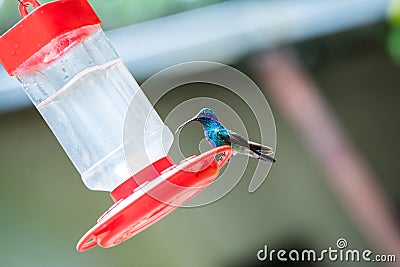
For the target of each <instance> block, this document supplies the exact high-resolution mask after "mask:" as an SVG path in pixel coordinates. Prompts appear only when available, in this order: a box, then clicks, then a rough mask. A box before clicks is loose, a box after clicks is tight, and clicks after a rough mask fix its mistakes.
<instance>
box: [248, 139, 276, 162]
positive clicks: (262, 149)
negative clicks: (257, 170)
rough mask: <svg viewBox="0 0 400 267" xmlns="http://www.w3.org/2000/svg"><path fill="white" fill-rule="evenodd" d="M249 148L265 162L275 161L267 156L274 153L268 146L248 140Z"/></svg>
mask: <svg viewBox="0 0 400 267" xmlns="http://www.w3.org/2000/svg"><path fill="white" fill-rule="evenodd" d="M249 148H250V150H251V151H253V152H254V153H256V154H257V155H258V156H259V159H261V160H263V161H266V162H272V163H274V162H276V159H274V158H273V157H271V156H269V155H271V154H273V153H274V150H273V149H272V148H271V147H269V146H263V145H260V144H257V143H254V142H251V141H249Z"/></svg>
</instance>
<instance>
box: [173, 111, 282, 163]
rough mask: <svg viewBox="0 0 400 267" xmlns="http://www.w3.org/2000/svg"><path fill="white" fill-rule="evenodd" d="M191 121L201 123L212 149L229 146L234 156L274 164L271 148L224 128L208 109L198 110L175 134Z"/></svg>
mask: <svg viewBox="0 0 400 267" xmlns="http://www.w3.org/2000/svg"><path fill="white" fill-rule="evenodd" d="M192 121H198V122H200V123H201V125H202V126H203V130H204V135H205V137H206V139H207V141H208V142H209V143H210V145H211V146H212V147H218V146H223V145H229V146H231V147H232V152H233V154H234V155H235V154H242V155H247V156H249V157H253V158H257V159H260V160H263V161H266V162H276V160H275V159H274V158H273V157H271V156H270V155H271V154H273V153H274V151H273V149H272V148H271V147H268V146H263V145H260V144H257V143H255V142H252V141H248V140H246V139H245V138H244V137H242V136H240V135H239V134H237V133H235V132H233V131H231V130H229V129H227V128H225V127H224V126H223V125H222V124H221V123H220V122H219V121H218V119H217V116H216V115H215V113H214V112H213V111H212V110H211V109H209V108H203V109H202V110H200V112H199V113H198V114H197V115H196V116H194V117H193V118H192V119H190V120H188V121H187V122H185V123H183V124H182V125H180V126H179V127H178V129H177V130H176V132H178V131H179V130H180V129H182V128H183V127H185V126H186V125H187V124H188V123H190V122H192Z"/></svg>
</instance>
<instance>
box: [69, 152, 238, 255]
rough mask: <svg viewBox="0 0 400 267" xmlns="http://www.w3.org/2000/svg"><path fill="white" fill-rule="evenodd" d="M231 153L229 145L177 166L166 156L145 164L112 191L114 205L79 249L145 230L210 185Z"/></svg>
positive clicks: (112, 243)
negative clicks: (217, 156)
mask: <svg viewBox="0 0 400 267" xmlns="http://www.w3.org/2000/svg"><path fill="white" fill-rule="evenodd" d="M221 153H223V156H222V158H221V159H220V160H219V161H216V160H215V156H216V155H217V154H221ZM231 155H232V148H231V147H230V146H221V147H217V148H215V149H212V150H210V151H208V152H206V153H203V154H201V155H200V156H193V157H190V158H188V159H185V160H184V161H182V162H181V163H179V164H178V165H174V164H173V162H172V160H171V159H170V158H169V157H165V158H162V159H160V160H158V161H156V162H155V163H153V164H152V165H150V166H148V167H146V168H145V169H143V170H142V171H140V172H138V173H137V174H135V175H134V176H133V177H131V178H129V179H128V180H126V181H125V182H124V183H122V184H121V185H120V186H118V187H117V188H116V189H114V191H112V192H111V197H112V198H113V200H114V201H115V204H114V205H113V206H111V207H110V209H109V210H108V211H107V212H106V213H104V214H103V215H102V216H101V217H100V218H99V219H98V221H97V224H96V225H95V226H93V227H92V229H90V230H89V231H88V232H87V233H86V234H85V235H84V236H83V237H82V238H81V240H79V242H78V245H77V250H78V251H85V250H88V249H90V248H92V247H94V246H96V245H99V246H101V247H105V248H108V247H112V246H115V245H117V244H119V243H121V242H124V241H125V240H127V239H128V238H130V237H132V236H134V235H136V234H138V233H139V232H141V231H143V230H144V229H146V228H147V227H149V226H150V225H152V224H153V223H155V222H157V221H158V220H160V219H161V218H163V217H165V216H167V215H168V214H169V213H171V212H172V211H174V210H175V209H177V208H178V207H179V206H181V205H182V204H184V203H185V202H187V201H188V200H190V199H191V198H192V197H194V196H195V195H197V194H198V193H200V192H201V191H202V190H203V189H205V188H206V187H207V186H208V185H209V184H211V183H212V182H213V181H214V179H215V178H216V177H217V176H218V174H219V170H220V168H221V167H222V166H223V165H224V164H225V163H226V162H227V161H228V159H229V158H230V156H231Z"/></svg>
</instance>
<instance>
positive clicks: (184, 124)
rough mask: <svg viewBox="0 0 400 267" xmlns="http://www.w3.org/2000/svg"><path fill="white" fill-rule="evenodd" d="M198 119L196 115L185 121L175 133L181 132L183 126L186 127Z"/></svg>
mask: <svg viewBox="0 0 400 267" xmlns="http://www.w3.org/2000/svg"><path fill="white" fill-rule="evenodd" d="M197 120H198V119H197V117H194V118H192V119H190V120H188V121H187V122H185V123H183V124H182V125H181V126H179V127H178V128H177V129H176V131H175V133H177V132H179V131H180V130H181V129H182V128H183V127H185V126H186V125H187V124H189V123H191V122H192V121H197Z"/></svg>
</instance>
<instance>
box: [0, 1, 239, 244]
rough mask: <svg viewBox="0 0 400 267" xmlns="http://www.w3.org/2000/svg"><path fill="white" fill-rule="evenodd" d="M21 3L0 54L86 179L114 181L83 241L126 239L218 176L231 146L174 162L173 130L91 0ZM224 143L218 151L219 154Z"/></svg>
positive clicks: (103, 187)
mask: <svg viewBox="0 0 400 267" xmlns="http://www.w3.org/2000/svg"><path fill="white" fill-rule="evenodd" d="M29 6H31V7H33V10H32V11H31V12H28V11H27V8H28V7H29ZM19 11H20V14H21V16H22V20H20V21H19V22H18V23H17V24H16V25H15V26H13V27H12V28H11V29H10V30H8V31H7V32H6V33H5V34H4V35H2V36H1V37H0V62H1V63H2V65H3V66H4V68H5V70H6V71H7V72H8V74H9V75H11V76H16V77H17V79H18V80H19V82H20V83H21V85H22V87H23V89H24V91H25V92H26V94H27V95H28V96H29V98H30V99H31V101H32V103H33V104H34V105H35V106H36V108H37V109H38V111H39V112H40V114H41V115H42V116H43V118H44V119H45V121H46V122H47V124H48V125H49V127H50V128H51V130H52V131H53V133H54V134H55V136H56V137H57V139H58V141H59V142H60V144H61V145H62V147H63V149H64V150H65V152H66V153H67V155H68V156H69V158H70V159H71V161H72V162H73V164H74V166H75V167H76V169H77V170H78V171H79V173H80V174H81V177H82V180H83V182H84V184H85V185H86V186H87V187H88V188H89V189H91V190H100V191H109V192H110V193H111V197H112V199H113V200H114V202H115V203H114V205H113V206H111V207H110V208H109V209H108V210H107V211H106V212H105V213H104V214H103V215H102V216H101V217H100V218H99V219H98V221H97V224H96V225H95V226H94V227H92V228H91V229H90V230H89V231H88V232H87V233H86V234H85V235H84V236H83V237H82V239H81V240H80V241H79V242H78V245H77V249H78V251H84V250H87V249H90V248H92V247H94V246H96V245H100V246H102V247H111V246H114V245H116V244H119V243H121V242H123V241H125V240H126V239H128V238H130V237H131V236H133V235H135V234H137V233H139V232H140V231H142V230H144V229H145V228H147V227H148V226H150V225H151V224H153V223H155V222H156V221H158V220H159V219H161V218H163V217H164V216H166V215H167V214H169V213H170V212H172V211H173V210H174V209H176V208H177V207H179V206H181V205H182V204H183V203H185V202H186V201H188V200H189V199H190V198H192V197H193V196H195V195H196V194H197V193H199V192H200V191H201V190H202V189H204V188H205V187H206V186H207V185H209V184H210V183H211V182H212V181H213V180H214V179H215V178H216V177H217V175H218V173H219V169H220V168H221V166H222V165H223V164H225V163H226V162H227V160H228V159H229V157H230V156H231V148H230V147H229V146H224V147H218V148H216V149H213V150H210V151H208V152H206V153H204V154H202V155H200V156H193V157H190V158H188V159H186V160H184V161H182V162H181V163H179V164H177V165H176V164H174V163H173V161H172V160H171V158H169V157H168V155H167V154H166V153H167V152H165V151H168V149H169V147H170V146H171V144H172V141H173V135H172V133H171V132H170V130H169V129H168V127H167V126H166V125H164V123H163V121H162V120H161V118H160V117H159V116H158V114H157V113H156V112H155V111H154V109H153V107H152V105H151V104H150V102H149V101H148V99H147V98H146V96H145V95H144V93H143V92H142V90H141V89H140V87H139V86H138V84H137V83H136V81H135V79H134V78H133V77H132V75H131V74H130V72H129V71H128V69H127V68H126V67H125V65H124V63H123V62H122V60H121V59H120V58H119V56H118V55H117V53H116V52H115V50H114V49H113V47H112V45H111V44H110V42H109V40H108V39H107V37H106V35H105V34H104V32H103V31H102V29H101V27H100V26H101V21H100V19H99V18H98V17H97V15H96V14H95V12H94V11H93V9H92V8H91V6H90V5H89V3H88V2H87V1H86V0H60V1H54V2H49V3H46V4H43V5H40V4H39V3H38V2H37V1H36V0H25V1H22V0H21V1H20V5H19ZM133 46H134V44H133ZM132 102H133V103H132ZM128 107H130V112H133V113H134V117H135V118H136V120H137V125H138V127H136V128H135V127H133V130H132V132H130V133H129V135H130V138H129V140H131V142H137V143H133V145H134V146H137V152H136V153H137V155H138V158H140V159H141V160H138V161H137V162H130V163H129V166H131V168H129V167H128V165H127V164H126V162H125V156H124V149H123V148H124V140H123V128H124V125H123V124H124V118H125V116H126V113H127V111H128ZM161 132H162V133H163V134H160V133H161ZM132 140H133V141H132ZM143 144H144V146H143ZM163 148H164V149H163ZM221 153H222V154H223V156H222V158H221V159H220V160H219V161H216V160H215V155H216V154H221ZM154 195H157V196H161V198H154V197H153V196H154Z"/></svg>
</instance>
